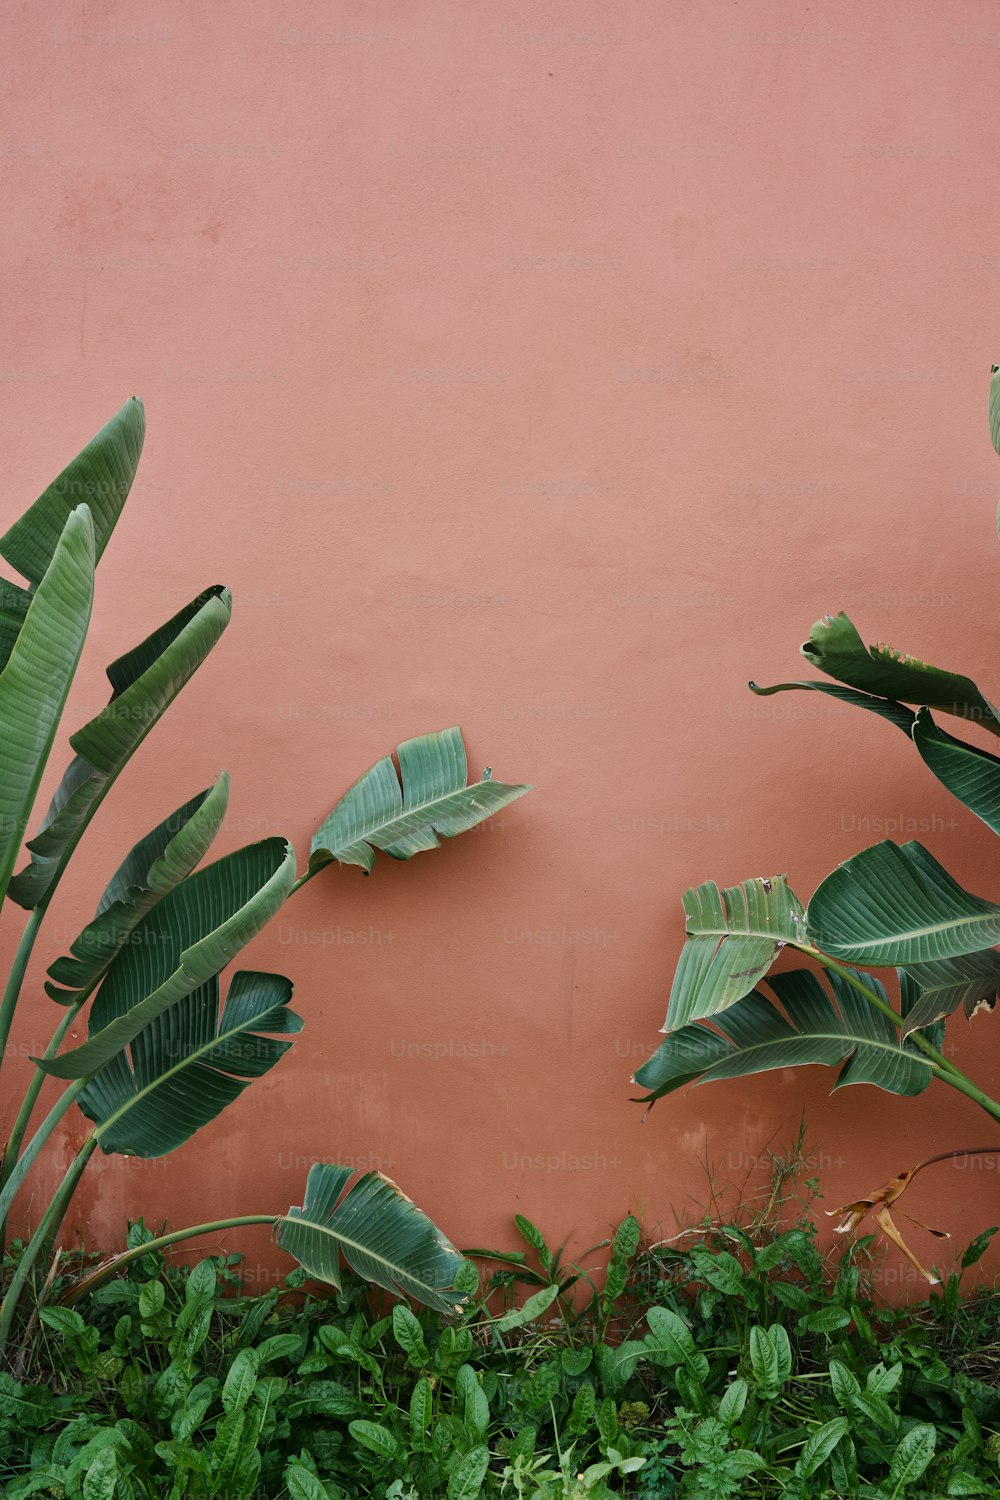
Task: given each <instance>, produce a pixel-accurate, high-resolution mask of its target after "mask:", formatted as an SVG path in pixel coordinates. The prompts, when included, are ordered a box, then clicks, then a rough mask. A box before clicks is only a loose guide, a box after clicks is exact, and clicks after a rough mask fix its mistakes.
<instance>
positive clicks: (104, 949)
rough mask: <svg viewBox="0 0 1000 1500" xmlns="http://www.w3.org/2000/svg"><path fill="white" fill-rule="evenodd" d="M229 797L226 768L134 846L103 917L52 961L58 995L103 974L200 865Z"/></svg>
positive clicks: (66, 996) (50, 985)
mask: <svg viewBox="0 0 1000 1500" xmlns="http://www.w3.org/2000/svg"><path fill="white" fill-rule="evenodd" d="M228 802H229V777H228V776H227V775H226V773H225V772H224V771H223V773H222V775H221V776H220V777H219V779H218V781H217V782H216V783H215V785H214V787H210V788H209V789H208V790H207V791H204V792H200V793H199V794H198V796H197V797H193V798H192V799H191V800H190V801H189V802H185V803H184V805H183V807H179V808H178V809H177V810H176V812H173V813H171V814H170V816H169V817H168V818H165V819H164V821H163V822H162V823H160V824H159V825H158V826H157V827H156V828H154V829H153V830H152V832H151V833H147V834H146V836H145V838H143V839H141V840H140V841H139V843H138V844H136V845H135V847H134V848H133V849H132V850H130V852H129V853H128V854H127V855H126V857H125V859H124V860H123V861H122V863H121V865H120V866H119V868H118V870H117V871H116V872H115V874H114V876H113V877H112V879H111V881H110V883H109V885H108V888H107V890H106V891H105V892H104V895H103V896H102V897H101V901H100V904H99V905H98V908H97V916H96V917H95V918H94V920H93V921H92V922H89V923H88V924H87V926H86V927H85V928H84V929H83V931H82V932H81V933H80V935H79V937H77V938H76V939H75V940H74V942H73V944H72V946H71V949H70V954H71V956H69V957H65V958H58V959H56V961H55V963H54V964H52V965H51V966H50V968H49V981H48V982H47V983H46V985H45V990H46V993H47V994H48V995H49V996H50V997H51V998H52V999H53V1000H57V1001H58V1002H59V1003H60V1004H61V1005H69V1004H72V1003H73V1001H75V1000H78V999H79V998H80V997H81V995H82V993H83V992H84V991H86V990H88V989H90V988H91V987H92V986H93V985H94V984H95V983H96V982H97V980H98V979H100V977H101V975H102V974H103V973H104V972H105V971H106V970H107V968H108V965H109V964H110V963H111V961H112V959H113V958H114V957H115V955H116V953H118V952H120V951H121V948H122V946H123V945H124V944H125V943H127V942H128V941H129V938H130V936H131V935H132V933H133V932H134V931H135V928H136V927H137V926H138V924H139V923H140V922H141V921H142V919H143V917H144V916H145V915H146V913H147V912H148V911H150V910H151V909H152V907H153V906H154V905H155V904H156V902H157V901H159V900H160V898H161V897H162V896H165V895H166V893H167V891H169V890H172V889H173V887H174V886H175V885H177V884H178V883H179V882H180V881H181V880H183V879H184V878H185V876H187V875H190V873H191V871H192V870H193V869H194V868H195V867H196V866H197V865H198V864H200V862H201V860H202V859H203V857H204V856H205V854H207V852H208V850H209V848H210V846H211V844H212V840H213V839H214V838H215V835H216V833H217V832H218V831H219V828H220V827H221V825H222V820H223V818H224V817H225V814H226V807H227V805H228Z"/></svg>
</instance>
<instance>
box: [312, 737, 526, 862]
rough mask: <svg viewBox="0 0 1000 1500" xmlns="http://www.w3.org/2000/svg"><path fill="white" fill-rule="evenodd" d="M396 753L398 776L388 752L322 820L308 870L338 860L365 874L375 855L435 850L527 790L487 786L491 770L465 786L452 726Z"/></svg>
mask: <svg viewBox="0 0 1000 1500" xmlns="http://www.w3.org/2000/svg"><path fill="white" fill-rule="evenodd" d="M396 754H397V755H398V756H399V774H397V772H396V767H395V765H394V764H393V760H392V757H391V756H390V755H387V756H386V757H385V758H384V760H380V761H379V762H378V764H377V765H375V766H373V767H372V769H371V770H370V771H367V772H366V773H365V775H364V776H362V777H361V779H360V780H359V781H356V782H355V783H354V785H353V786H352V787H351V788H350V790H349V791H348V792H347V793H346V794H345V795H344V796H343V797H342V798H341V800H340V801H339V802H338V803H337V805H336V807H335V808H334V809H333V811H332V812H331V813H330V814H329V816H328V817H326V818H325V819H324V820H323V822H322V823H321V825H320V827H319V828H318V830H317V831H316V834H315V835H314V837H313V841H312V848H311V855H310V860H309V867H310V869H311V870H318V869H321V868H322V867H323V866H324V865H328V864H330V863H331V862H332V861H333V860H337V861H339V863H340V864H342V865H360V867H361V868H362V869H363V870H364V872H365V874H366V875H368V874H370V873H371V869H372V866H373V865H374V863H375V852H376V850H378V849H382V850H383V851H384V852H385V853H386V854H389V855H391V856H392V858H393V859H411V858H412V857H413V855H414V854H419V853H420V852H421V850H424V849H436V848H437V846H438V844H439V843H440V841H441V839H442V838H445V839H450V838H454V837H455V836H456V834H459V833H464V832H465V831H466V830H467V829H469V828H474V827H475V826H476V824H477V823H482V822H484V821H485V819H486V818H489V817H492V815H493V814H494V813H496V812H499V810H500V808H501V807H506V806H507V804H508V803H509V802H513V801H514V800H515V799H516V798H518V797H522V796H523V795H524V793H525V792H529V791H530V790H531V788H530V787H529V786H506V785H504V783H503V782H500V781H493V780H492V771H491V769H490V768H489V767H487V768H486V770H485V771H484V772H483V777H482V780H481V781H477V782H474V783H473V784H472V785H471V786H467V785H466V781H467V778H468V765H467V762H466V755H465V745H464V744H463V742H462V734H461V730H460V729H457V728H455V729H444V730H441V731H440V732H439V733H437V734H425V735H421V736H420V737H419V738H418V739H413V740H405V741H404V742H403V744H401V745H400V746H399V747H398V749H397V751H396ZM400 776H401V777H402V787H400Z"/></svg>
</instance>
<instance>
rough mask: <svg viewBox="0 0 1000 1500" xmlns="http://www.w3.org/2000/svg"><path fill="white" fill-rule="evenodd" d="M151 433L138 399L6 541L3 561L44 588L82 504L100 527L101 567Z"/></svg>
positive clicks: (0, 544)
mask: <svg viewBox="0 0 1000 1500" xmlns="http://www.w3.org/2000/svg"><path fill="white" fill-rule="evenodd" d="M145 432H146V415H145V411H144V410H143V405H142V402H141V401H140V400H139V399H138V398H137V397H135V396H132V397H131V398H130V399H129V400H128V401H126V402H125V405H124V406H123V407H121V409H120V410H119V411H117V412H116V413H115V415H114V416H113V417H112V418H111V421H110V422H108V423H106V424H105V426H104V427H102V428H101V430H100V432H98V433H97V434H96V435H95V436H94V437H92V438H91V440H90V442H89V443H88V444H87V446H86V447H85V448H83V449H81V451H80V452H79V453H78V454H77V456H76V458H74V459H73V460H72V462H71V463H69V464H67V466H66V468H65V469H63V471H62V473H61V474H60V475H59V477H58V478H57V479H54V480H53V481H52V483H51V484H50V485H49V487H48V489H47V490H45V491H43V493H42V494H41V495H40V496H39V498H38V499H37V500H36V501H35V503H34V505H32V506H30V507H29V509H28V510H26V511H25V513H24V515H23V516H21V517H20V519H19V520H17V521H15V522H14V524H13V526H11V527H10V528H9V530H7V531H6V532H4V534H3V536H0V557H4V558H6V560H7V562H9V563H10V565H11V567H12V568H16V569H17V571H18V572H19V573H20V574H22V575H23V577H25V578H27V579H28V581H29V583H31V584H34V585H37V584H39V583H40V582H41V580H42V578H43V576H44V574H45V571H46V569H47V568H48V566H49V564H50V562H51V561H52V558H53V556H54V554H55V550H56V546H57V544H58V541H59V538H60V536H61V535H62V533H63V529H64V527H65V525H66V522H67V520H68V519H69V517H70V514H71V513H72V512H73V511H74V510H75V509H76V507H77V506H78V505H86V506H87V507H88V509H89V510H90V514H91V517H92V520H93V523H94V563H95V565H96V564H97V563H98V562H99V561H100V559H101V554H102V553H103V551H104V549H105V547H106V546H107V544H108V539H109V538H110V536H111V533H112V531H113V530H114V528H115V522H116V521H117V520H118V517H119V515H120V514H121V510H122V506H123V505H124V504H125V501H126V500H127V499H128V493H129V490H130V489H131V488H132V480H133V479H134V478H135V471H136V469H137V468H138V465H139V455H140V454H141V453H142V442H143V438H144V436H145Z"/></svg>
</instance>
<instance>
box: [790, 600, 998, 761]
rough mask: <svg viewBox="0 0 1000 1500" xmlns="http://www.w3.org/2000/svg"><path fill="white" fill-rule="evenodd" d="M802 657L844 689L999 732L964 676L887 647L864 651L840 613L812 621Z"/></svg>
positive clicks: (988, 709)
mask: <svg viewBox="0 0 1000 1500" xmlns="http://www.w3.org/2000/svg"><path fill="white" fill-rule="evenodd" d="M802 655H803V656H804V657H806V659H807V660H808V661H810V662H812V664H813V666H814V667H817V668H818V669H819V671H821V672H825V673H826V674H827V676H828V677H833V678H834V679H835V680H836V681H837V682H842V683H844V684H846V686H847V687H851V688H857V689H858V690H860V691H861V692H863V693H869V694H874V695H875V696H876V697H879V698H884V699H892V700H894V701H896V702H898V703H915V704H917V705H919V706H921V707H924V708H937V709H941V710H942V711H943V712H944V713H949V714H955V715H957V716H958V717H959V718H963V719H970V720H972V721H973V722H974V723H976V724H981V725H982V727H983V728H984V729H988V730H989V731H990V733H991V734H997V735H1000V714H998V712H997V710H996V709H995V708H994V707H993V705H992V703H990V702H989V701H988V699H986V698H985V697H984V696H983V694H982V693H981V692H980V691H979V689H978V687H977V686H976V684H975V683H974V682H972V681H971V679H970V678H968V677H963V676H961V675H960V674H958V673H956V672H945V671H942V670H941V669H940V668H939V667H932V666H928V665H927V663H926V662H922V661H917V659H916V658H915V657H912V656H905V655H904V654H903V653H902V652H900V651H896V650H895V649H894V648H893V647H891V646H872V647H871V649H870V650H869V648H868V647H867V646H866V645H865V643H864V641H863V640H862V639H861V637H860V635H859V634H858V632H857V630H856V629H855V628H854V626H853V625H852V624H851V622H850V620H849V619H848V618H847V616H846V615H845V614H839V615H825V616H824V618H823V619H822V620H819V621H817V623H816V624H815V625H814V626H813V628H812V630H811V631H810V632H809V639H808V640H807V641H806V643H805V645H804V646H803V647H802Z"/></svg>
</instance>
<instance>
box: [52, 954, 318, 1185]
mask: <svg viewBox="0 0 1000 1500" xmlns="http://www.w3.org/2000/svg"><path fill="white" fill-rule="evenodd" d="M291 997H292V986H291V983H290V981H289V980H287V979H285V978H283V977H282V975H280V974H260V973H254V972H248V971H241V972H240V973H237V974H234V975H233V980H232V983H231V985H230V988H229V994H228V997H227V999H226V1003H225V1005H224V1007H223V1010H222V1015H221V1017H220V1015H219V980H218V977H217V976H213V977H212V978H211V979H209V980H208V982H207V983H206V984H204V985H202V986H201V987H200V988H199V989H197V990H195V991H194V992H193V993H192V994H190V995H187V996H185V997H184V999H182V1000H180V1001H178V1002H177V1004H176V1005H174V1006H172V1007H171V1009H170V1010H168V1011H165V1012H164V1013H163V1014H162V1015H160V1016H159V1017H158V1018H157V1019H156V1020H155V1021H153V1023H152V1024H151V1025H150V1026H147V1027H146V1029H145V1030H144V1031H141V1032H140V1033H139V1035H138V1036H137V1037H135V1038H134V1039H133V1041H132V1045H131V1049H130V1053H131V1060H130V1058H129V1056H127V1055H126V1051H125V1049H123V1050H122V1051H121V1052H119V1053H118V1054H117V1056H115V1057H113V1058H112V1060H111V1061H110V1062H109V1063H108V1064H107V1066H106V1067H104V1068H102V1069H101V1070H100V1072H99V1073H97V1074H95V1076H94V1077H93V1078H92V1079H91V1080H90V1081H89V1082H88V1083H87V1085H86V1087H85V1089H84V1090H83V1093H82V1094H81V1095H80V1096H79V1099H78V1101H77V1102H78V1103H79V1105H80V1108H81V1109H82V1110H83V1112H84V1114H86V1115H88V1116H89V1118H90V1119H91V1120H93V1121H94V1123H95V1125H96V1127H97V1129H96V1131H95V1134H96V1136H97V1140H98V1144H99V1145H100V1147H101V1150H102V1151H106V1152H122V1153H124V1154H125V1155H128V1156H142V1157H156V1156H165V1155H166V1154H167V1153H168V1152H169V1151H174V1150H176V1149H177V1147H178V1146H181V1145H183V1143H184V1142H185V1141H187V1140H189V1139H190V1138H191V1136H193V1135H194V1134H195V1132H196V1131H198V1130H200V1129H201V1127H202V1126H203V1125H207V1124H208V1123H209V1121H210V1120H214V1119H215V1118H216V1116H217V1115H220V1114H221V1113H222V1111H223V1110H224V1109H225V1108H226V1106H227V1105H229V1104H231V1103H232V1102H233V1101H234V1100H235V1099H238V1098H239V1096H240V1094H241V1093H242V1092H243V1090H244V1089H245V1088H246V1087H247V1085H248V1084H249V1083H251V1082H252V1081H253V1079H254V1078H260V1077H261V1076H262V1075H263V1074H264V1073H267V1072H268V1071H269V1070H270V1069H271V1068H273V1067H274V1065H275V1063H277V1062H278V1061H279V1060H280V1058H282V1057H283V1056H284V1054H285V1053H286V1052H287V1051H288V1049H289V1047H290V1046H291V1045H292V1044H291V1042H284V1041H275V1040H274V1036H275V1035H278V1036H285V1035H289V1034H290V1033H294V1032H297V1031H300V1030H301V1029H302V1020H301V1017H299V1016H297V1015H296V1014H295V1012H294V1011H292V1010H289V1009H288V1002H289V1001H290V999H291ZM268 1033H271V1034H272V1035H268Z"/></svg>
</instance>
